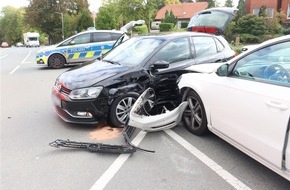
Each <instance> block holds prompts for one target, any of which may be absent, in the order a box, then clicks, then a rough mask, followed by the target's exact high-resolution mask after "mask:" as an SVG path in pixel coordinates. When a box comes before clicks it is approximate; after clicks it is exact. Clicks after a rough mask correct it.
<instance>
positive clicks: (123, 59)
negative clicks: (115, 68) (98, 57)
mask: <svg viewBox="0 0 290 190" xmlns="http://www.w3.org/2000/svg"><path fill="white" fill-rule="evenodd" d="M164 41H165V40H164V39H156V38H138V37H137V38H131V39H129V40H127V41H125V42H124V43H122V44H120V45H118V46H117V47H116V48H114V49H112V51H111V52H109V53H108V54H107V55H106V56H105V57H104V60H105V61H106V60H107V61H111V62H115V63H119V64H120V65H127V66H134V65H139V64H140V63H141V62H142V61H143V60H144V59H146V58H147V57H148V56H149V55H150V54H151V53H152V52H153V51H154V50H155V49H156V48H157V47H158V46H160V45H161V44H162V43H163V42H164Z"/></svg>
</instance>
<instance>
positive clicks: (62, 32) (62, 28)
mask: <svg viewBox="0 0 290 190" xmlns="http://www.w3.org/2000/svg"><path fill="white" fill-rule="evenodd" d="M55 13H56V14H60V15H61V34H62V40H64V27H63V13H61V12H55Z"/></svg>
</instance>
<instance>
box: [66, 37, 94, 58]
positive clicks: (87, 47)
mask: <svg viewBox="0 0 290 190" xmlns="http://www.w3.org/2000/svg"><path fill="white" fill-rule="evenodd" d="M90 51H91V33H84V34H80V35H77V36H75V37H74V38H72V39H71V40H70V41H69V44H68V46H66V50H65V55H66V58H67V61H68V62H69V63H79V62H84V61H86V60H87V59H88V58H87V53H88V52H90Z"/></svg>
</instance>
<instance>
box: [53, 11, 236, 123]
mask: <svg viewBox="0 0 290 190" xmlns="http://www.w3.org/2000/svg"><path fill="white" fill-rule="evenodd" d="M225 14H227V13H225ZM221 30H222V29H221ZM234 55H235V52H234V51H233V50H232V49H231V47H230V45H229V44H228V42H227V41H226V40H225V39H224V38H223V37H222V36H215V35H211V34H204V33H198V32H180V33H172V34H167V35H157V36H139V37H133V38H131V39H129V40H127V41H125V42H123V43H121V44H120V45H118V46H116V47H115V48H114V49H112V50H111V51H110V52H108V53H107V54H106V55H104V56H103V57H100V58H99V59H97V60H95V61H93V62H88V63H85V64H82V65H79V66H76V67H74V68H72V69H70V70H68V71H66V72H64V73H63V74H61V75H60V76H59V77H58V78H57V79H56V82H55V86H54V87H53V90H52V94H53V95H52V97H53V102H54V108H55V110H56V112H57V114H58V115H59V116H60V117H61V118H62V119H63V120H64V121H66V122H71V123H84V124H95V123H99V122H101V121H104V120H105V121H109V122H110V123H111V124H113V125H114V126H117V127H119V126H122V125H124V124H125V123H126V122H127V120H128V115H129V112H130V109H131V107H132V105H133V104H134V102H135V101H136V99H137V98H138V96H139V95H140V94H141V93H142V92H143V91H144V90H145V89H147V88H148V87H152V88H153V90H155V91H156V92H157V93H156V94H157V96H156V97H157V99H158V102H159V103H158V105H159V107H160V109H162V107H163V106H165V105H166V107H167V108H168V109H172V108H174V107H176V105H178V104H179V103H180V99H178V98H176V94H177V93H178V88H177V85H176V80H177V79H178V77H179V76H180V75H181V74H182V73H184V72H186V71H184V69H185V68H186V67H188V66H190V65H195V64H202V63H205V62H212V63H215V62H225V61H227V60H229V59H231V58H233V57H234ZM156 111H157V112H158V111H159V110H156Z"/></svg>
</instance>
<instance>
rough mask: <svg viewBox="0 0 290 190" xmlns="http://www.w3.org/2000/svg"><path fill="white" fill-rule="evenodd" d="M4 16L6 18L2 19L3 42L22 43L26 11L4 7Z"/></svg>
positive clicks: (0, 31)
mask: <svg viewBox="0 0 290 190" xmlns="http://www.w3.org/2000/svg"><path fill="white" fill-rule="evenodd" d="M2 14H3V15H4V16H3V17H2V18H1V19H0V28H1V30H0V37H1V41H6V42H8V44H15V43H17V42H20V41H22V29H23V15H24V10H23V9H16V8H14V7H11V6H6V7H3V9H2Z"/></svg>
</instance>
